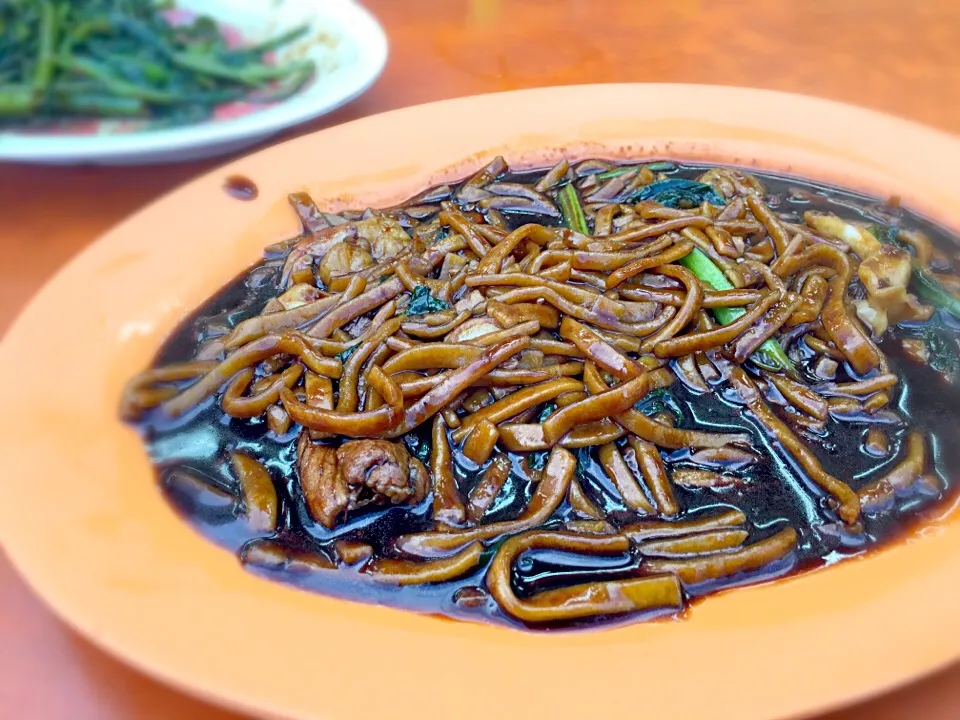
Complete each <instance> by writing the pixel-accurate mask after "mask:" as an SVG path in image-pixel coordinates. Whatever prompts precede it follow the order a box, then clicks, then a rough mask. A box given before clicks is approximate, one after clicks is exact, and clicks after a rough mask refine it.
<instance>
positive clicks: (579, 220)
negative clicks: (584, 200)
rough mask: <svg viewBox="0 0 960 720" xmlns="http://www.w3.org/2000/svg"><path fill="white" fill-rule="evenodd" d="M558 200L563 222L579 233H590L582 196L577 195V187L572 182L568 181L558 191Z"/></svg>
mask: <svg viewBox="0 0 960 720" xmlns="http://www.w3.org/2000/svg"><path fill="white" fill-rule="evenodd" d="M557 201H558V202H559V203H560V213H561V215H563V224H564V225H566V226H567V227H568V228H570V229H571V230H575V231H577V232H578V233H581V234H583V235H589V234H590V228H589V227H587V217H586V215H584V214H583V205H581V204H580V196H579V195H577V189H576V188H575V187H574V186H573V185H572V184H571V183H567V184H566V185H564V186H563V187H562V188H560V192H558V193H557Z"/></svg>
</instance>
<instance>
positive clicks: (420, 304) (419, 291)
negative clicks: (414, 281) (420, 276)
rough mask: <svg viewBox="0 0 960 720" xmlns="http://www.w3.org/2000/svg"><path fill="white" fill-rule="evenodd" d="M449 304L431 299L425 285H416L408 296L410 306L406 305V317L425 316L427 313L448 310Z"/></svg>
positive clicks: (428, 289) (437, 299)
mask: <svg viewBox="0 0 960 720" xmlns="http://www.w3.org/2000/svg"><path fill="white" fill-rule="evenodd" d="M449 309H450V303H448V302H446V301H445V300H440V299H439V298H435V297H433V295H431V294H430V288H428V287H427V286H426V285H417V286H416V287H415V288H414V289H413V294H412V295H411V296H410V304H409V305H407V315H426V314H427V313H435V312H440V311H441V310H449Z"/></svg>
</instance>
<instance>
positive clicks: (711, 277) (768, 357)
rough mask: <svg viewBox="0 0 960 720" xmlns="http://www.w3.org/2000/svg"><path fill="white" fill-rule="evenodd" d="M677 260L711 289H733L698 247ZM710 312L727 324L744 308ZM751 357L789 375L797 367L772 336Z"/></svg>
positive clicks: (729, 308)
mask: <svg viewBox="0 0 960 720" xmlns="http://www.w3.org/2000/svg"><path fill="white" fill-rule="evenodd" d="M677 262H678V263H680V264H681V265H683V266H684V267H685V268H687V270H689V271H690V272H692V273H693V274H694V275H696V276H697V278H698V279H699V280H700V281H701V282H703V283H704V284H706V285H708V286H709V287H710V288H712V289H713V290H732V289H733V283H731V282H730V281H729V280H728V279H727V276H726V275H724V274H723V271H722V270H721V269H720V268H719V267H717V265H716V264H715V263H714V262H713V260H711V259H710V258H709V257H708V256H707V254H706V253H705V252H703V251H702V250H700V249H699V248H694V249H693V250H691V251H690V254H689V255H685V256H684V257H682V258H680V259H679V260H678V261H677ZM712 313H713V316H714V317H715V318H716V319H717V322H719V323H720V324H721V325H729V324H730V323H732V322H733V321H734V320H736V319H737V318H739V317H741V316H742V315H744V314H745V313H746V310H744V309H743V308H739V307H720V308H713V310H712ZM751 359H752V360H753V361H754V362H755V363H757V365H760V366H761V367H763V368H768V369H773V370H783V371H785V372H786V373H788V374H789V375H793V376H796V375H797V369H796V367H794V364H793V362H792V361H791V360H790V357H789V356H788V355H787V354H786V353H785V352H784V351H783V348H782V347H780V343H778V342H777V341H776V340H774V339H773V338H769V339H767V340H766V341H765V342H764V343H763V345H761V346H760V347H759V348H758V349H757V351H756V352H755V353H754V354H753V356H752V358H751Z"/></svg>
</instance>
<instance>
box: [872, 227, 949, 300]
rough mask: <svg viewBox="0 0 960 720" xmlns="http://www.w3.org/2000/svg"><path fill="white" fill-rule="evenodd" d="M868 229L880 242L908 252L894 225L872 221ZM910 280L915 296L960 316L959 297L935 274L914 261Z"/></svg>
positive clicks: (908, 249)
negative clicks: (942, 283)
mask: <svg viewBox="0 0 960 720" xmlns="http://www.w3.org/2000/svg"><path fill="white" fill-rule="evenodd" d="M868 229H869V230H870V232H872V233H873V234H874V236H875V237H876V238H877V239H878V240H879V241H880V242H882V243H884V244H886V245H894V246H896V247H898V248H900V249H902V250H907V251H908V252H910V248H909V247H908V246H907V245H905V244H904V243H902V242H900V237H899V230H898V229H897V228H896V227H894V226H892V225H880V224H879V223H874V224H873V225H871V226H870V227H869V228H868ZM912 280H913V282H912V284H911V290H913V291H914V292H915V293H916V294H917V297H919V298H920V299H921V300H924V301H926V302H928V303H930V304H931V305H933V306H934V307H936V308H938V309H940V310H946V311H947V312H949V313H952V314H953V315H956V316H957V317H960V298H958V297H957V296H956V295H954V294H953V293H951V292H950V291H949V290H947V289H946V288H945V287H943V285H941V284H940V281H939V280H937V277H936V275H934V274H933V273H932V272H930V271H929V270H927V269H925V268H923V267H921V266H920V265H919V264H917V263H916V262H914V263H913V275H912Z"/></svg>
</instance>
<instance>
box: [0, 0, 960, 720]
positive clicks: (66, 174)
mask: <svg viewBox="0 0 960 720" xmlns="http://www.w3.org/2000/svg"><path fill="white" fill-rule="evenodd" d="M365 4H366V5H367V6H368V7H369V8H370V9H371V10H372V11H373V12H374V13H375V14H376V15H377V16H378V17H379V18H380V20H381V21H382V22H383V24H384V26H385V27H386V29H387V32H388V34H389V36H390V43H391V55H390V60H389V64H388V66H387V69H386V71H385V72H384V75H383V77H382V78H381V79H380V80H379V81H378V82H377V83H376V85H375V86H374V87H373V88H372V89H371V90H370V91H369V92H368V93H367V94H366V95H364V96H363V97H362V98H360V99H358V100H356V101H355V102H353V103H351V104H350V105H348V106H347V107H345V108H343V109H341V110H339V111H337V112H335V113H333V114H332V115H329V116H327V117H326V118H323V119H321V120H318V121H316V122H313V123H311V124H308V125H306V126H304V127H301V128H298V129H297V130H296V131H295V132H293V133H288V134H287V137H290V136H292V135H294V134H299V133H304V132H310V131H313V130H317V129H320V128H323V127H327V126H330V125H333V124H337V123H342V122H345V121H348V120H352V119H354V118H358V117H362V116H364V115H369V114H372V113H377V112H381V111H384V110H390V109H393V108H397V107H402V106H405V105H410V104H415V103H422V102H428V101H432V100H440V99H444V98H450V97H458V96H463V95H471V94H475V93H486V92H495V91H500V90H514V89H519V88H526V87H536V86H541V85H560V84H577V83H596V82H694V83H713V84H724V85H745V86H753V87H761V88H770V89H775V90H784V91H790V92H800V93H807V94H811V95H818V96H821V97H826V98H831V99H835V100H841V101H845V102H850V103H854V104H858V105H863V106H867V107H871V108H875V109H878V110H883V111H886V112H890V113H893V114H897V115H901V116H904V117H907V118H909V119H912V120H917V121H920V122H923V123H927V124H929V125H932V126H934V127H937V128H939V129H942V130H946V131H950V132H960V112H958V110H960V3H955V2H952V0H912V1H911V2H903V1H902V0H806V1H805V2H790V3H776V2H763V1H762V0H757V1H755V2H754V1H740V2H735V1H732V0H731V1H728V2H722V1H720V0H710V1H707V0H664V1H662V2H650V1H649V0H647V1H645V0H367V1H366V2H365ZM903 160H904V162H909V157H905V158H903ZM222 162H223V160H222V159H221V160H213V161H205V162H198V163H186V164H178V165H169V166H156V167H146V168H142V167H137V168H33V167H25V166H14V165H0V335H2V334H3V333H4V332H5V331H6V329H7V328H8V327H9V325H10V323H11V322H12V321H13V319H14V318H15V317H16V314H17V313H18V312H19V310H20V309H21V308H22V307H23V306H24V305H25V304H26V303H27V302H28V301H29V299H30V297H31V296H32V295H33V294H34V293H35V292H36V291H37V290H38V289H39V288H40V287H41V285H42V284H43V283H44V282H45V281H46V280H47V279H48V278H50V277H51V276H52V275H53V274H54V273H55V272H56V270H57V269H58V268H59V267H60V266H61V265H63V264H64V263H65V262H67V261H68V260H69V259H70V258H71V256H73V255H74V254H75V253H77V252H78V251H80V250H81V249H83V248H84V247H85V246H86V245H88V244H89V243H91V242H92V241H94V240H95V239H96V238H97V237H98V236H99V235H100V234H101V233H102V232H104V231H105V230H107V229H108V228H110V227H111V226H112V225H114V224H115V223H117V222H118V221H119V220H120V219H122V218H123V217H125V216H126V215H128V214H130V213H132V212H133V211H135V210H137V209H138V208H140V207H142V206H143V205H144V204H146V203H148V202H150V201H151V200H154V199H155V198H157V197H159V196H160V195H162V194H163V193H164V192H166V191H168V190H170V189H172V188H173V187H175V186H177V185H179V184H180V183H182V182H184V181H185V180H188V179H190V178H193V177H195V176H196V175H198V174H200V173H202V172H204V171H206V170H208V169H210V168H213V167H215V166H216V165H218V164H220V163H222ZM39 461H41V460H40V459H38V462H39ZM28 511H32V512H36V513H37V515H38V522H42V508H33V509H30V510H28ZM905 611H908V610H907V609H905ZM878 632H882V629H878ZM824 642H825V648H824V651H825V652H836V651H844V652H850V654H851V662H855V661H856V642H855V641H854V642H853V644H852V646H851V647H850V648H847V649H843V650H841V649H840V648H838V647H837V646H836V644H835V643H831V642H830V641H829V640H828V639H825V640H824ZM827 645H829V647H828V646H827ZM744 678H745V682H748V679H749V671H748V669H745V674H744ZM0 708H2V710H0V715H2V716H3V717H10V718H18V720H34V719H36V718H63V717H69V718H71V720H87V719H93V718H96V719H97V720H112V719H114V718H171V717H173V718H177V720H194V719H199V718H204V720H226V719H227V718H236V717H238V716H236V715H235V714H233V713H229V712H226V711H222V710H219V709H217V708H214V707H211V706H209V705H207V704H205V703H202V702H199V701H197V700H194V699H192V698H189V697H186V696H184V695H182V694H180V693H178V692H176V691H174V690H172V689H169V688H167V687H165V686H163V685H160V684H159V683H157V682H155V681H153V680H151V679H149V678H147V677H145V676H143V675H141V674H139V673H138V672H136V671H134V670H131V669H128V668H127V667H125V666H124V665H122V664H121V663H120V662H118V661H116V660H114V659H113V658H112V657H110V656H108V655H106V654H105V653H104V652H102V651H101V650H99V649H97V648H95V647H94V646H92V645H91V644H90V643H88V642H87V641H86V640H83V639H82V638H80V637H79V636H78V635H76V634H75V633H74V632H73V631H71V630H70V629H68V628H66V627H65V626H64V625H63V624H61V623H60V622H59V621H58V620H56V619H55V618H54V617H53V615H51V613H50V612H49V611H48V610H46V608H44V607H43V606H42V605H41V603H40V602H39V601H38V600H37V599H36V598H35V597H34V596H33V595H32V594H31V593H30V591H29V590H28V589H27V588H26V586H25V585H24V583H23V582H22V581H21V580H20V579H19V578H18V576H17V575H16V573H15V572H14V570H13V569H12V567H11V565H10V563H9V561H8V560H7V559H6V558H5V557H4V556H3V555H2V554H0ZM640 709H642V708H640ZM678 710H679V709H678ZM908 714H911V715H913V716H916V717H921V718H924V719H925V720H947V719H948V718H950V719H951V720H952V719H953V718H957V717H960V666H954V667H953V668H950V669H947V670H944V671H942V672H941V673H939V674H937V675H935V676H933V677H930V678H927V679H924V680H922V681H920V682H916V683H913V684H911V685H908V686H906V687H904V688H900V689H897V690H893V691H891V692H890V693H889V694H887V695H885V696H882V697H879V698H876V699H873V700H870V701H868V702H866V703H862V704H860V705H857V706H855V707H851V708H847V709H843V710H838V711H835V712H834V713H833V714H830V715H828V716H824V717H825V718H830V719H831V720H838V719H839V718H844V719H845V720H867V719H868V718H869V719H870V720H887V719H893V718H900V717H905V716H907V715H908Z"/></svg>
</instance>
